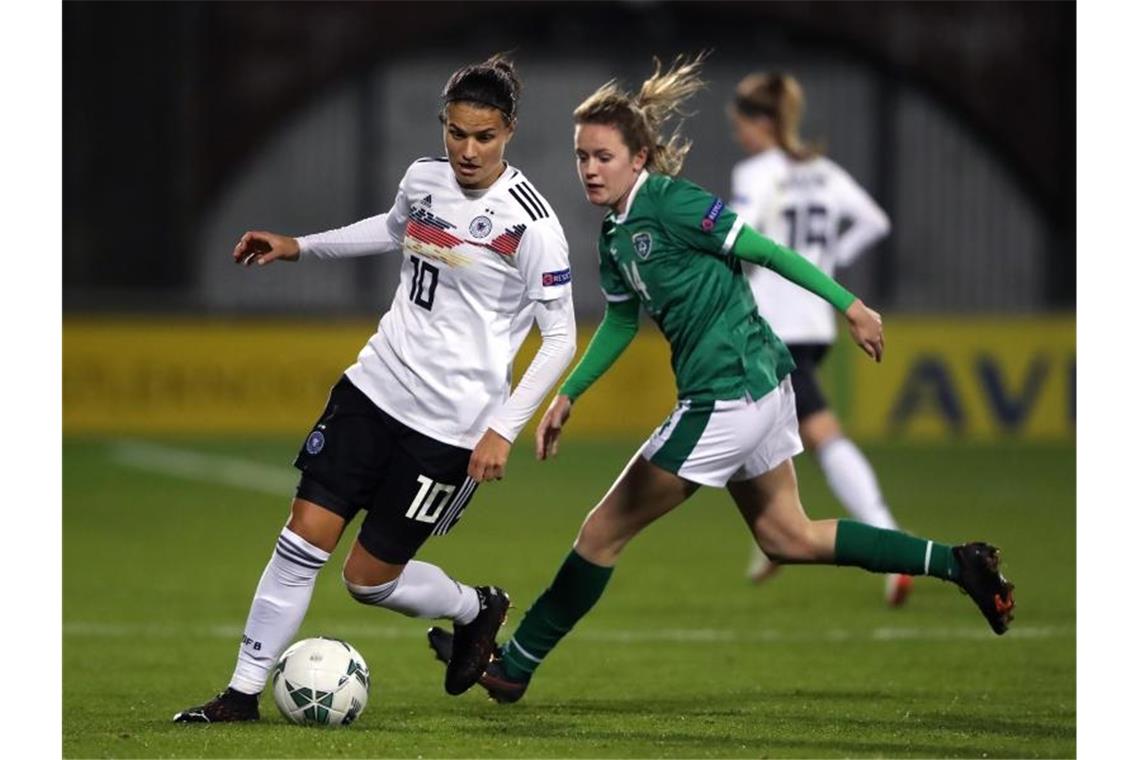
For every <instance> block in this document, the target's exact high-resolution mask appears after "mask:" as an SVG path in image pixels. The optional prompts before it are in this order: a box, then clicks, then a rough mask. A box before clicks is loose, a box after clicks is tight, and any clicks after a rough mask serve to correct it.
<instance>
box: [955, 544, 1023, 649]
mask: <svg viewBox="0 0 1140 760" xmlns="http://www.w3.org/2000/svg"><path fill="white" fill-rule="evenodd" d="M952 551H953V552H954V559H956V560H958V570H959V575H958V580H957V583H958V585H959V586H961V587H962V591H963V592H965V593H967V594H969V595H970V598H971V599H973V600H974V604H976V605H978V609H980V610H981V611H982V614H983V615H985V616H986V620H987V621H988V622H989V624H990V627H991V628H993V629H994V633H996V634H998V635H999V636H1000V635H1001V634H1003V633H1005V632H1006V631H1007V630H1009V624H1010V623H1011V622H1013V607H1014V603H1013V584H1012V583H1010V582H1009V581H1007V580H1006V579H1005V576H1004V575H1002V574H1001V570H1000V566H1001V554H1000V552H999V551H998V549H997V547H996V546H990V545H989V544H984V543H980V542H978V543H972V544H961V545H959V546H955V547H954V548H953V549H952Z"/></svg>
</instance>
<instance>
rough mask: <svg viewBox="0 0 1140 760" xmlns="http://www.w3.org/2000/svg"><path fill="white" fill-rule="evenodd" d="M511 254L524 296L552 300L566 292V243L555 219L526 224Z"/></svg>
mask: <svg viewBox="0 0 1140 760" xmlns="http://www.w3.org/2000/svg"><path fill="white" fill-rule="evenodd" d="M515 255H516V257H517V258H516V261H517V262H518V268H519V273H520V274H521V275H522V277H523V283H525V287H526V295H527V298H529V299H530V300H532V301H552V300H555V299H558V298H561V297H562V295H563V294H564V293H568V292H570V246H569V245H567V243H566V236H565V235H564V234H562V227H561V226H560V225H559V224H558V222H557V221H556V220H553V219H543V220H542V221H540V222H538V223H536V224H532V225H530V226H529V227H527V229H526V231H525V232H523V237H522V240H521V241H519V250H518V253H516V254H515Z"/></svg>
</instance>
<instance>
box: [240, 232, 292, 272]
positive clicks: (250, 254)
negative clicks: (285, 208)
mask: <svg viewBox="0 0 1140 760" xmlns="http://www.w3.org/2000/svg"><path fill="white" fill-rule="evenodd" d="M300 255H301V246H300V244H299V243H298V242H297V239H296V238H291V237H289V236H287V235H278V234H276V233H273V232H266V231H265V230H249V231H247V232H246V233H245V234H244V235H242V236H241V237H240V238H239V239H238V241H237V245H235V246H234V253H233V256H234V263H235V264H241V265H242V266H247V267H248V266H250V265H252V264H257V265H258V266H265V265H266V264H270V263H272V262H274V261H277V260H278V259H281V260H282V261H296V260H297V259H298V258H299V257H300Z"/></svg>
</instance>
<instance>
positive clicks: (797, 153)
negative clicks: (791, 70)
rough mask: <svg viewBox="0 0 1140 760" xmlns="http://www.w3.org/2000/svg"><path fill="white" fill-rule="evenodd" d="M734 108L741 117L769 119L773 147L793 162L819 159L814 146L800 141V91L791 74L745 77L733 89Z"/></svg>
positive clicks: (802, 109)
mask: <svg viewBox="0 0 1140 760" xmlns="http://www.w3.org/2000/svg"><path fill="white" fill-rule="evenodd" d="M734 106H735V108H736V111H737V113H739V114H740V115H741V116H744V117H747V118H759V117H762V116H764V117H768V118H770V119H772V122H773V125H774V126H775V132H776V143H777V144H778V145H779V146H780V148H781V149H783V151H784V152H785V153H787V154H788V155H789V156H791V157H792V158H793V159H795V160H796V161H807V160H809V159H812V158H815V157H816V156H818V155H819V153H820V149H819V148H818V147H817V146H814V145H807V144H805V143H804V142H803V140H802V139H801V138H800V120H801V119H802V118H803V111H804V91H803V88H802V87H800V83H799V82H798V81H796V78H795V77H793V76H792V75H791V74H749V75H748V76H746V77H744V79H742V80H740V83H739V84H738V85H736V100H735V101H734Z"/></svg>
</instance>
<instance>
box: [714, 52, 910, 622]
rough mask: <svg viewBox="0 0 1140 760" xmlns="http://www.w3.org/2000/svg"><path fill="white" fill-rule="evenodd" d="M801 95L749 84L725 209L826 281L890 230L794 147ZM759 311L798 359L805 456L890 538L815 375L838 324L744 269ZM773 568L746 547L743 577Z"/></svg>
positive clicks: (861, 460)
mask: <svg viewBox="0 0 1140 760" xmlns="http://www.w3.org/2000/svg"><path fill="white" fill-rule="evenodd" d="M803 109H804V95H803V90H802V89H801V87H800V84H799V82H797V81H796V79H795V78H794V77H792V76H790V75H788V74H779V73H777V74H750V75H748V76H746V77H745V78H744V79H742V80H740V83H739V84H737V86H736V97H735V98H734V100H733V101H732V104H731V105H730V107H729V118H730V119H731V121H732V128H733V136H734V137H735V139H736V142H737V143H739V144H740V147H741V148H743V149H744V152H745V153H747V154H748V156H749V157H748V158H746V159H744V160H743V161H741V162H739V163H738V164H736V166H734V167H733V169H732V207H733V210H735V211H736V213H737V214H739V215H740V218H741V219H743V220H744V221H745V222H746V223H747V224H750V225H752V226H753V227H754V228H755V229H757V230H759V231H760V232H762V233H764V234H765V235H766V236H767V237H769V238H771V239H772V240H774V241H776V242H777V243H780V244H781V245H785V246H787V247H789V248H793V249H795V250H796V251H797V252H798V253H799V254H800V255H802V256H803V257H804V258H806V259H807V260H808V261H810V262H811V263H813V264H815V265H816V266H817V267H819V268H820V269H821V270H823V272H825V273H826V274H828V275H834V273H835V268H836V267H837V266H847V265H849V264H851V263H852V262H853V261H855V259H856V258H858V257H859V255H860V254H862V253H863V251H865V250H866V249H867V248H869V247H870V246H872V245H874V244H875V243H876V242H877V241H879V240H880V239H882V238H883V237H884V236H885V235H886V234H887V233H888V232H889V231H890V228H891V225H890V221H889V220H888V219H887V215H886V213H885V212H884V211H883V210H882V209H881V208H879V206H878V204H876V203H875V201H874V200H872V198H871V196H869V195H868V194H867V193H866V191H864V190H863V188H861V187H860V186H859V184H858V183H857V182H855V180H854V179H852V178H851V176H850V175H849V174H848V173H847V172H845V171H844V170H843V168H842V167H840V166H839V165H838V164H836V163H835V162H834V161H831V160H830V159H828V158H826V157H824V156H822V155H819V153H818V152H817V151H816V150H814V149H813V148H811V147H809V146H806V145H804V143H803V141H802V140H801V139H800V134H799V129H800V118H801V116H802V115H803ZM744 273H745V274H746V275H747V277H748V282H749V284H750V285H751V286H752V293H753V295H754V296H755V298H756V307H757V309H759V311H760V314H761V315H762V316H763V317H764V319H765V320H767V322H768V324H769V325H771V326H772V329H773V330H774V331H775V332H776V334H777V335H779V336H780V339H781V340H783V341H784V343H785V344H786V345H787V347H788V350H789V351H790V352H791V354H792V358H793V359H795V362H796V368H795V369H794V370H793V371H792V374H791V378H792V387H793V388H794V389H795V392H796V419H797V420H799V426H800V438H801V439H802V440H803V443H804V446H805V447H806V448H807V449H808V450H809V451H811V452H812V453H813V454H815V457H816V460H817V461H818V462H819V465H820V468H821V469H822V470H823V474H824V476H825V477H826V479H827V484H828V486H830V488H831V491H832V493H834V494H835V496H836V498H837V499H839V502H840V503H841V504H842V505H843V507H844V508H845V509H846V510H847V512H848V513H849V514H850V515H851V516H852V517H854V518H855V519H856V520H859V521H860V522H864V523H867V524H868V525H873V526H875V527H877V528H890V529H897V528H898V524H897V523H896V522H895V519H894V517H893V516H892V515H891V510H890V508H889V507H888V506H887V503H886V500H885V499H884V498H883V493H882V491H881V489H880V488H879V483H878V479H877V478H876V477H875V471H874V470H873V469H871V464H870V462H868V461H867V458H866V457H865V456H864V455H863V453H862V452H861V451H860V450H859V448H858V447H857V446H856V445H855V444H854V443H853V442H852V441H851V440H850V439H848V438H847V437H846V436H845V435H844V434H843V429H842V428H841V427H840V425H839V420H838V418H837V417H836V416H835V414H834V413H833V412H832V411H831V409H829V408H828V403H827V399H826V397H824V395H823V391H822V389H821V388H820V384H819V380H818V378H817V377H816V367H817V365H818V364H819V363H820V362H821V361H822V360H823V358H824V357H825V356H826V355H827V352H828V350H829V349H830V348H831V344H832V343H833V342H834V341H835V316H834V314H833V312H832V309H831V307H830V306H829V305H828V304H827V303H826V302H825V301H824V300H823V299H821V298H819V297H818V296H816V295H815V294H813V293H811V292H809V291H807V290H804V289H803V288H801V287H798V286H797V285H795V284H794V283H791V282H789V281H788V280H786V279H784V278H783V277H780V276H779V275H778V274H776V273H775V272H773V271H771V270H770V269H766V268H765V267H762V266H757V265H755V264H752V263H749V262H745V263H744ZM778 569H779V564H777V563H775V562H773V561H772V560H771V559H769V558H768V557H767V556H766V555H765V554H764V552H763V551H761V549H760V548H759V547H758V546H755V545H754V546H753V556H752V560H751V562H750V563H749V565H748V577H749V578H751V579H752V580H753V581H756V582H760V581H763V580H764V579H766V578H769V577H771V575H772V574H773V573H775V572H776V570H778ZM911 585H912V584H911V578H910V577H909V576H906V575H899V574H896V573H892V574H890V575H888V576H887V578H886V598H887V603H888V604H890V605H892V606H897V605H900V604H902V603H903V602H904V601H905V600H906V597H907V594H908V593H909V592H910V588H911Z"/></svg>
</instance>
